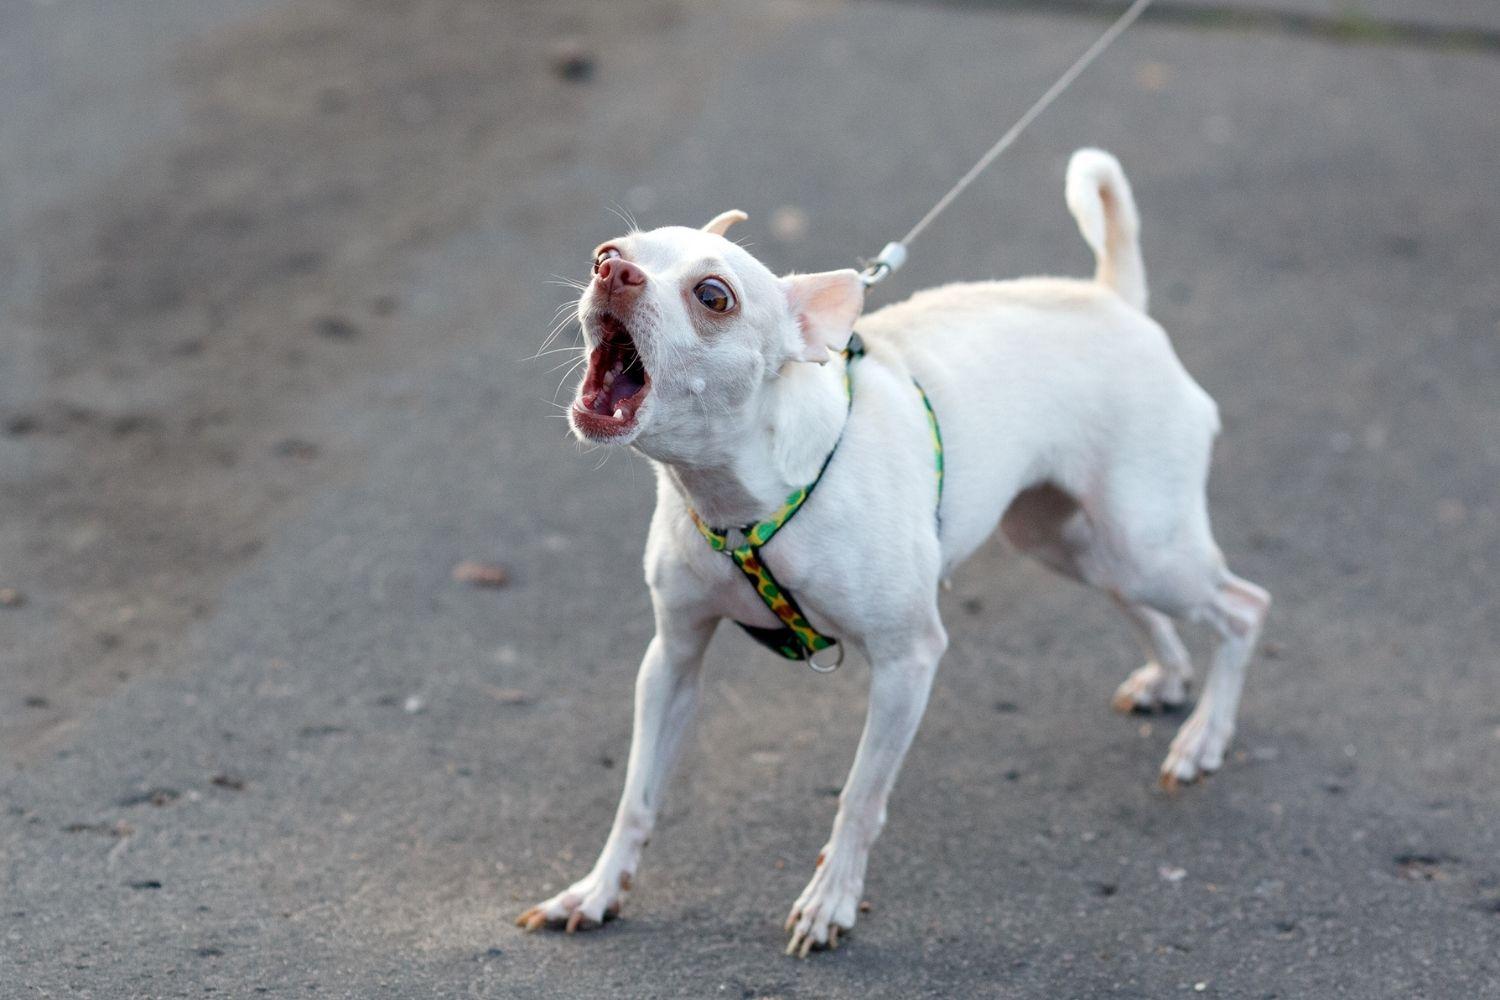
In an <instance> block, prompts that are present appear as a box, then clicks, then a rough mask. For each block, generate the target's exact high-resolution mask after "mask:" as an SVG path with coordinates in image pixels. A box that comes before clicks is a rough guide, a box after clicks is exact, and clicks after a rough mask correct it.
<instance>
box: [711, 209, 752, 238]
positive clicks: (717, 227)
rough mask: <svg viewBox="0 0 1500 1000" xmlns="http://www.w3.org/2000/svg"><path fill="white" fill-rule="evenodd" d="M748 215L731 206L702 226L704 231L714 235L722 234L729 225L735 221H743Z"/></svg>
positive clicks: (727, 229) (726, 230)
mask: <svg viewBox="0 0 1500 1000" xmlns="http://www.w3.org/2000/svg"><path fill="white" fill-rule="evenodd" d="M748 218H750V216H748V215H746V214H745V213H744V212H741V211H740V210H739V209H737V208H731V209H730V210H729V211H727V212H720V213H719V214H718V215H716V216H714V217H713V218H712V219H710V220H709V223H708V225H706V226H704V227H703V231H704V232H705V233H713V234H714V235H715V236H723V235H724V234H725V233H726V232H728V231H729V227H730V226H732V225H734V224H735V223H736V222H744V221H745V220H746V219H748Z"/></svg>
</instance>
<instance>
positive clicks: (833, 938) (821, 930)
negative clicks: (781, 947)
mask: <svg viewBox="0 0 1500 1000" xmlns="http://www.w3.org/2000/svg"><path fill="white" fill-rule="evenodd" d="M863 889H864V862H863V859H860V860H858V861H856V860H854V859H849V860H847V861H841V860H840V859H839V857H838V852H834V854H832V855H819V856H818V870H817V871H815V872H814V873H813V877H812V881H811V882H809V883H807V888H806V889H803V890H802V895H801V896H798V897H797V902H795V903H793V904H792V912H791V913H789V914H788V915H787V918H786V930H787V931H789V932H790V933H791V935H792V936H791V939H790V940H789V941H788V942H787V946H786V953H787V954H788V955H796V956H797V957H798V958H806V957H807V955H808V952H810V951H812V950H813V949H814V948H828V949H830V950H831V949H834V948H837V947H838V946H839V935H840V934H841V933H845V932H848V931H850V930H853V929H854V921H855V920H856V919H857V918H858V916H859V894H860V892H861V891H862V890H863Z"/></svg>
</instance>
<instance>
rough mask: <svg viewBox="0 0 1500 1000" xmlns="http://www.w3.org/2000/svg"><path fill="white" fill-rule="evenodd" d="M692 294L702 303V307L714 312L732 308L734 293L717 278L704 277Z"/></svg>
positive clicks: (726, 310)
mask: <svg viewBox="0 0 1500 1000" xmlns="http://www.w3.org/2000/svg"><path fill="white" fill-rule="evenodd" d="M693 295H694V296H696V297H697V299H698V301H699V302H701V303H703V306H704V308H706V309H712V310H713V311H714V312H716V313H721V312H728V311H729V310H731V309H733V308H734V293H733V292H731V291H730V290H729V286H728V285H726V284H724V282H722V281H720V280H719V279H718V278H704V279H703V280H702V281H700V282H698V286H697V287H696V288H694V289H693Z"/></svg>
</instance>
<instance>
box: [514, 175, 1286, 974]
mask: <svg viewBox="0 0 1500 1000" xmlns="http://www.w3.org/2000/svg"><path fill="white" fill-rule="evenodd" d="M1066 191H1067V203H1068V207H1069V209H1071V211H1072V213H1073V215H1074V216H1075V218H1076V219H1077V221H1078V225H1079V228H1080V229H1081V230H1082V232H1083V237H1084V239H1085V240H1087V241H1088V243H1089V245H1090V246H1091V247H1092V248H1093V250H1094V253H1095V255H1096V258H1097V261H1098V267H1097V271H1096V273H1095V276H1094V280H1092V281H1083V280H1068V279H1059V278H1027V279H1023V280H1018V281H987V282H975V283H967V284H953V285H946V286H943V287H940V288H934V289H930V290H928V291H924V292H920V293H918V294H917V295H914V296H913V297H912V298H910V299H908V300H907V301H905V302H902V303H899V304H897V305H893V306H889V307H887V308H884V309H881V310H880V311H878V312H876V313H873V314H872V315H869V316H864V317H861V315H860V311H861V308H862V305H863V299H864V286H863V283H862V282H861V279H860V276H859V275H858V274H857V273H856V272H854V271H852V270H843V271H831V272H828V273H825V274H805V275H792V276H789V277H784V278H778V277H777V276H776V275H774V274H772V273H771V272H770V271H769V270H767V269H766V267H765V266H764V265H763V264H761V263H760V262H759V261H758V260H756V259H755V258H754V257H752V256H750V254H748V253H746V252H745V251H744V250H743V249H741V248H740V247H739V246H737V245H735V244H734V243H731V242H730V241H729V240H727V239H725V237H724V232H725V230H726V229H728V227H729V226H730V225H732V224H733V223H735V222H738V221H740V220H742V219H744V218H745V216H744V214H743V213H741V212H725V213H724V214H723V215H720V216H719V217H718V218H716V219H714V220H713V221H712V222H710V223H709V224H708V225H706V226H704V227H703V228H702V229H701V230H698V229H687V228H681V227H666V228H662V229H654V230H652V231H650V232H632V233H630V234H629V235H626V236H622V237H620V238H619V239H615V240H611V241H610V242H608V243H606V244H604V245H603V246H602V247H600V248H599V250H598V251H596V253H595V255H594V278H593V281H592V283H591V284H590V285H589V287H588V288H587V289H586V290H585V291H584V293H583V295H582V297H581V298H580V300H579V303H578V318H579V321H580V322H581V324H582V327H583V331H584V335H585V338H586V345H585V352H586V355H587V358H588V371H587V374H586V375H585V376H584V378H583V381H582V383H581V385H580V386H579V390H578V397H577V399H576V400H575V401H574V403H573V405H572V409H571V411H570V420H571V423H572V426H573V430H574V431H575V433H576V434H577V435H578V437H579V438H581V439H582V440H585V441H591V442H598V443H601V444H612V445H617V446H623V445H630V446H632V447H634V448H635V449H636V450H638V451H640V452H641V453H643V454H645V455H647V456H648V457H650V458H651V459H652V464H653V465H654V467H655V469H656V471H657V504H656V513H655V515H654V517H653V518H652V521H651V529H650V535H649V537H648V539H647V542H646V557H645V569H646V582H647V584H648V585H649V587H650V589H651V599H652V602H653V605H654V608H655V618H656V637H655V638H654V639H652V641H651V643H650V645H649V646H648V647H647V649H646V654H645V658H644V660H643V661H642V662H641V667H640V674H639V676H638V678H637V680H636V689H635V733H634V737H633V740H632V743H631V747H630V762H629V766H628V768H627V771H626V777H625V791H624V794H623V796H622V798H621V799H620V805H619V810H618V812H617V814H616V816H615V821H614V826H613V828H612V829H611V830H610V834H609V839H608V841H607V842H606V843H605V845H604V850H603V852H602V853H601V854H600V855H599V859H598V861H597V862H595V864H594V867H593V870H592V871H590V872H589V874H588V875H587V876H585V877H584V878H583V879H582V880H580V881H579V882H577V883H575V884H574V885H572V886H570V887H569V888H568V889H566V890H565V891H563V892H561V893H559V894H557V895H556V896H554V897H552V898H551V899H549V900H547V901H546V902H544V903H541V904H540V905H538V906H535V907H533V908H531V909H530V910H528V911H526V912H525V913H523V914H522V915H521V916H520V918H519V919H518V921H517V922H518V923H519V924H521V925H522V926H523V927H525V928H527V929H528V930H535V929H537V928H538V927H543V926H561V927H565V928H566V929H567V930H568V931H570V932H571V931H574V930H578V929H580V928H586V927H595V926H598V925H599V924H601V923H602V922H603V921H604V920H605V919H606V918H607V917H610V916H613V915H614V914H616V913H618V912H619V908H620V905H621V902H622V900H623V897H624V895H625V893H626V892H627V891H628V890H629V889H630V886H631V881H632V879H633V878H634V876H635V873H636V867H637V864H638V863H639V861H640V854H641V849H642V848H643V847H644V846H645V844H646V840H647V838H648V837H650V836H651V830H652V825H653V823H654V821H655V819H656V816H657V812H658V810H659V809H660V806H661V801H662V793H663V791H664V789H665V785H666V780H667V775H668V771H669V769H670V767H671V764H672V760H673V757H674V755H675V754H676V752H677V749H678V746H679V744H680V743H681V741H682V736H683V733H684V730H685V729H686V728H687V726H688V723H689V720H690V719H691V717H692V715H693V711H694V707H695V704H696V702H697V700H698V690H699V687H700V678H701V673H702V671H701V665H702V659H703V653H704V649H705V647H707V645H708V642H709V639H710V637H711V636H712V635H713V632H714V628H715V626H716V625H717V624H718V623H719V621H720V620H721V619H724V618H728V619H732V620H733V621H736V622H739V623H741V624H742V625H744V626H745V627H746V628H747V630H749V631H750V632H751V633H752V634H754V635H756V636H757V637H759V638H762V639H767V638H768V639H770V644H772V645H773V647H776V648H778V649H779V651H781V652H783V653H784V654H786V655H788V656H798V657H801V656H806V657H808V658H809V659H813V661H814V663H817V662H818V661H819V660H820V659H822V660H826V659H827V657H828V655H829V652H828V650H829V648H830V647H831V646H832V644H833V643H834V640H835V639H836V640H837V641H838V642H842V643H849V644H852V645H853V646H855V647H856V648H858V649H859V650H860V651H861V652H862V653H863V654H864V655H865V657H866V658H867V659H868V660H869V662H870V665H871V678H870V705H869V714H868V717H867V719H866V722H865V730H864V735H863V737H862V738H861V740H860V743H859V749H858V751H857V753H856V754H855V757H854V765H853V768H852V769H851V770H850V772H849V776H848V779H847V780H846V781H845V783H844V787H843V791H842V793H841V794H840V796H839V808H838V814H837V816H836V817H835V819H834V822H833V832H832V834H831V835H830V836H829V838H828V842H827V844H826V845H825V846H824V848H823V851H822V853H821V854H820V855H819V856H818V861H817V866H816V870H815V871H814V873H813V876H812V881H811V882H809V883H808V885H807V888H806V889H805V890H803V892H802V895H801V896H800V897H798V899H797V901H796V903H795V904H794V905H793V906H792V911H791V914H790V916H789V917H788V919H787V929H788V930H789V931H790V933H791V941H790V943H789V944H788V947H787V951H788V952H789V953H797V954H801V955H803V956H805V955H806V954H807V953H808V951H809V950H810V949H812V948H814V947H823V946H828V947H833V946H836V945H837V944H838V939H839V933H840V931H841V930H842V931H848V930H849V929H850V928H852V927H853V926H854V923H855V918H856V916H857V914H858V911H859V904H860V893H861V891H862V889H863V885H864V877H865V865H866V862H867V859H868V857H869V852H870V848H871V845H872V844H873V843H874V842H875V838H876V837H877V836H878V835H879V833H880V830H881V827H882V826H883V825H884V823H885V816H886V800H887V797H888V796H889V795H890V792H891V787H892V785H893V784H894V783H895V780H896V773H897V771H898V770H899V769H900V767H901V761H902V758H903V757H904V756H905V755H906V751H907V748H908V746H910V744H911V741H912V737H913V735H914V734H915V733H916V730H917V724H918V722H919V721H920V719H921V717H922V712H923V709H924V708H925V706H926V704H927V697H928V692H929V690H930V688H931V686H932V679H933V676H934V674H935V673H936V671H937V665H938V660H939V659H940V658H941V657H942V655H943V651H944V649H945V648H946V647H947V644H948V637H947V633H946V632H945V631H944V629H943V623H942V620H941V618H940V617H939V615H938V601H937V595H938V585H939V582H940V581H941V580H943V579H944V578H945V577H946V576H947V574H948V573H949V572H950V571H951V570H952V569H953V568H954V567H955V566H957V565H958V563H959V562H961V561H962V560H963V559H965V558H966V557H967V556H968V555H969V554H970V553H972V552H973V551H974V550H975V549H976V548H978V546H979V545H980V544H982V543H983V542H984V541H985V539H987V538H988V537H989V536H990V535H991V534H992V533H993V531H994V529H995V526H996V525H997V524H998V525H999V526H1000V528H1001V530H1002V531H1003V532H1004V534H1005V536H1006V537H1007V538H1008V539H1010V541H1011V542H1012V543H1014V544H1015V545H1016V546H1017V547H1019V548H1020V549H1021V550H1022V551H1024V552H1028V553H1030V554H1031V555H1033V556H1035V557H1037V558H1038V559H1040V560H1041V561H1042V562H1044V563H1045V564H1047V565H1048V566H1051V567H1052V568H1053V569H1056V570H1058V571H1059V572H1061V573H1064V574H1066V575H1067V576H1069V577H1072V578H1074V579H1076V580H1080V581H1082V582H1084V583H1088V584H1092V585H1093V586H1095V587H1098V588H1099V589H1101V590H1103V591H1104V592H1105V593H1107V594H1109V596H1110V597H1111V598H1112V599H1113V600H1114V602H1115V603H1116V604H1117V605H1118V606H1119V607H1120V609H1121V610H1122V611H1123V612H1124V613H1125V615H1126V616H1127V617H1128V618H1129V619H1130V621H1131V622H1132V623H1133V624H1134V626H1135V628H1136V629H1137V630H1138V631H1139V633H1140V635H1141V638H1142V640H1143V642H1144V644H1145V646H1146V648H1147V650H1148V652H1149V661H1148V662H1147V663H1146V664H1145V666H1142V667H1140V668H1139V669H1137V670H1136V671H1135V672H1133V673H1132V674H1131V675H1130V676H1129V677H1128V678H1126V680H1125V682H1124V683H1123V684H1121V685H1120V687H1119V689H1118V690H1117V691H1116V693H1115V697H1114V705H1115V707H1116V708H1118V709H1121V710H1124V711H1129V710H1131V709H1147V710H1149V709H1153V708H1156V707H1159V706H1170V705H1177V704H1180V703H1181V702H1182V701H1183V700H1184V698H1185V697H1186V690H1187V684H1188V680H1189V678H1190V676H1191V666H1190V664H1189V662H1188V655H1187V652H1186V651H1185V649H1184V648H1183V644H1182V641H1181V640H1180V639H1179V638H1178V636H1177V631H1176V628H1175V626H1174V624H1173V621H1174V619H1186V620H1190V621H1196V622H1203V623H1206V624H1207V625H1208V626H1210V627H1211V628H1212V629H1213V631H1214V632H1215V633H1217V639H1218V642H1217V646H1216V648H1215V650H1214V653H1213V660H1212V665H1211V667H1210V669H1209V672H1208V679H1207V683H1206V684H1205V685H1204V688H1203V692H1202V695H1201V697H1200V698H1199V699H1198V703H1197V706H1196V707H1195V708H1194V709H1193V711H1192V714H1191V715H1189V716H1188V718H1187V719H1186V720H1185V721H1184V723H1183V725H1182V728H1181V729H1180V731H1179V732H1178V733H1177V735H1176V738H1175V739H1173V741H1172V745H1171V750H1170V752H1169V753H1168V754H1167V758H1166V761H1165V762H1164V763H1163V764H1162V767H1161V780H1162V782H1163V783H1164V784H1165V785H1167V786H1168V787H1175V786H1176V785H1177V784H1179V783H1182V782H1190V781H1192V780H1194V779H1196V778H1197V777H1198V776H1199V775H1202V774H1206V773H1208V772H1211V771H1214V770H1216V769H1217V768H1218V767H1219V766H1220V765H1221V764H1222V763H1223V761H1224V753H1225V748H1226V746H1227V745H1228V743H1229V739H1230V736H1231V734H1232V733H1233V731H1234V723H1235V711H1236V707H1237V704H1238V702H1239V698H1240V688H1241V683H1242V681H1243V678H1244V671H1245V664H1246V661H1247V660H1248V659H1249V657H1250V655H1251V651H1252V647H1253V646H1254V643H1255V641H1256V637H1257V635H1258V633H1259V631H1260V628H1261V623H1262V621H1263V620H1264V618H1265V615H1266V610H1267V608H1268V606H1269V604H1270V599H1269V596H1268V595H1267V593H1266V591H1264V590H1263V589H1261V588H1260V587H1258V586H1256V585H1255V584H1253V583H1249V582H1247V581H1245V580H1242V579H1240V578H1239V577H1237V576H1235V575H1234V574H1233V573H1231V572H1230V571H1229V569H1228V568H1227V567H1226V566H1225V563H1224V558H1223V556H1222V555H1221V554H1220V552H1219V549H1218V547H1217V546H1216V545H1215V543H1214V539H1213V536H1212V534H1211V533H1210V530H1209V519H1208V510H1207V503H1206V498H1205V486H1206V482H1207V477H1208V466H1209V457H1210V450H1211V447H1212V442H1213V439H1214V436H1215V435H1216V433H1217V432H1218V430H1219V419H1218V412H1217V408H1216V407H1215V405H1214V402H1213V400H1212V399H1211V398H1209V396H1208V394H1207V393H1205V392H1204V391H1203V389H1202V388H1200V387H1199V386H1198V384H1197V383H1196V382H1194V381H1193V379H1192V377H1191V376H1190V375H1189V374H1188V373H1187V371H1186V370H1185V369H1184V368H1183V366H1182V364H1181V362H1179V361H1178V359H1177V356H1176V354H1174V353H1173V351H1172V346H1171V344H1170V343H1169V342H1168V340H1167V335H1166V333H1165V332H1164V331H1163V330H1162V328H1161V327H1160V326H1158V325H1157V324H1156V323H1155V322H1154V321H1153V320H1152V319H1151V318H1150V317H1149V316H1147V315H1146V312H1145V309H1146V278H1145V270H1144V267H1143V265H1142V262H1141V254H1140V247H1139V244H1138V241H1137V230H1138V225H1139V223H1138V218H1137V215H1136V209H1135V203H1134V200H1133V199H1132V197H1131V192H1130V186H1129V184H1128V183H1127V181H1126V179H1125V175H1124V173H1123V172H1122V171H1121V169H1120V165H1119V163H1118V162H1117V161H1116V160H1115V159H1114V157H1112V156H1110V155H1109V154H1107V153H1103V152H1101V151H1099V150H1092V149H1085V150H1080V151H1079V152H1077V153H1075V154H1074V156H1073V158H1072V161H1071V162H1070V164H1069V166H1068V173H1067V188H1066ZM856 324H857V325H858V328H859V329H858V334H857V335H856V334H854V327H855V326H856ZM851 341H852V342H853V348H852V349H850V348H851ZM812 486H816V492H815V493H812V491H811V487H812ZM810 494H811V495H810ZM792 514H796V515H797V516H796V517H795V518H793V517H791V515H792ZM711 526H723V527H711ZM734 526H742V527H738V528H736V527H734ZM778 529H781V530H778ZM773 534H774V536H775V537H774V540H770V536H771V535H773ZM768 542H769V543H768ZM762 545H764V546H765V547H764V549H762V548H761V546H762ZM726 556H728V558H726ZM762 557H763V561H762ZM772 573H774V577H772V576H771V574H772ZM814 654H819V655H818V656H817V657H816V658H815V656H814Z"/></svg>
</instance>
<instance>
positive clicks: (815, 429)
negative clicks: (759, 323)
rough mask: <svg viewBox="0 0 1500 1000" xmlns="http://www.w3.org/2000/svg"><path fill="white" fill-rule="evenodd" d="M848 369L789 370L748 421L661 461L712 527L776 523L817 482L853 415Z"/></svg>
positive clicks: (839, 363)
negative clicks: (790, 500) (789, 502)
mask: <svg viewBox="0 0 1500 1000" xmlns="http://www.w3.org/2000/svg"><path fill="white" fill-rule="evenodd" d="M844 364H845V362H844V361H843V360H842V359H835V360H833V361H831V362H830V363H828V364H826V365H812V364H801V363H795V362H794V363H790V364H788V365H786V366H785V367H784V368H783V369H782V370H781V372H780V373H779V374H778V376H777V377H776V378H773V379H770V380H769V381H768V382H767V383H766V385H765V386H764V388H763V391H762V392H761V393H760V398H759V399H758V400H757V401H756V402H755V404H753V405H752V406H751V408H750V409H749V410H748V411H747V412H746V413H745V414H742V415H740V416H739V417H738V418H737V419H735V420H734V421H732V422H731V423H729V424H724V425H719V426H711V427H710V428H709V433H708V434H707V435H705V439H704V441H703V443H704V445H705V447H704V448H703V449H702V451H701V452H700V453H698V454H695V455H693V456H692V457H691V459H688V460H683V459H681V458H677V459H673V460H668V461H660V462H659V466H660V467H661V468H662V469H663V470H664V471H665V473H666V476H667V479H668V481H669V482H671V484H672V486H673V487H674V488H675V489H676V490H677V491H678V492H679V493H680V494H681V495H682V497H683V499H684V500H685V501H686V502H687V503H688V505H689V506H690V507H691V508H692V509H693V510H695V511H697V512H698V516H699V517H701V518H703V520H704V521H706V522H708V523H709V524H711V525H715V526H718V527H722V528H728V527H737V526H740V525H745V524H751V523H753V522H756V521H759V520H761V519H763V518H765V517H768V516H769V515H771V514H772V513H774V512H775V511H776V510H777V508H779V507H780V506H781V505H782V504H783V503H784V502H786V498H787V496H788V495H790V494H791V493H792V491H793V490H796V489H798V488H800V487H803V486H807V485H810V484H811V483H812V482H813V480H814V479H816V478H817V475H818V471H819V470H820V469H821V468H822V467H823V461H824V459H826V458H827V457H828V454H829V452H831V451H832V450H833V448H834V446H835V445H837V444H838V440H839V435H840V434H841V433H842V432H843V429H844V421H845V420H846V419H847V417H848V413H849V404H848V397H847V395H846V393H845V390H844Z"/></svg>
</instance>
